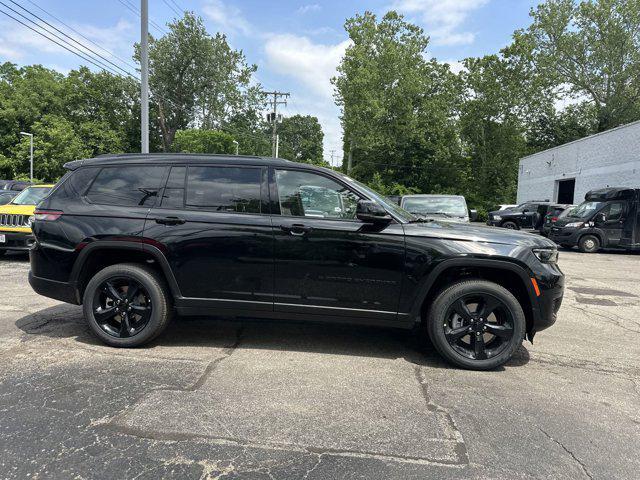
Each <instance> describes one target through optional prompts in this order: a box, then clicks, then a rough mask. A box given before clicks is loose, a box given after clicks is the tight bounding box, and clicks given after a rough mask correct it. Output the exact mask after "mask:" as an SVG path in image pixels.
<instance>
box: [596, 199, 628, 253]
mask: <svg viewBox="0 0 640 480" xmlns="http://www.w3.org/2000/svg"><path fill="white" fill-rule="evenodd" d="M600 214H604V221H600V224H599V225H598V226H599V227H600V228H601V229H602V230H603V231H604V233H605V235H606V237H607V238H606V244H607V246H611V247H615V246H616V245H618V244H619V243H620V239H621V237H622V228H623V226H624V221H625V218H626V215H625V202H611V203H609V204H608V205H607V206H606V207H604V208H603V209H602V210H601V211H600V213H599V214H598V216H596V218H598V217H599V216H600Z"/></svg>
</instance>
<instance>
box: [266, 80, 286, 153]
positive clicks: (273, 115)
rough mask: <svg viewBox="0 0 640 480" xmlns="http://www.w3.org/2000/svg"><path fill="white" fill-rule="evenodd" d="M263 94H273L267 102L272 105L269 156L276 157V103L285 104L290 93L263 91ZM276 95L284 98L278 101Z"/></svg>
mask: <svg viewBox="0 0 640 480" xmlns="http://www.w3.org/2000/svg"><path fill="white" fill-rule="evenodd" d="M263 93H264V94H265V95H273V100H270V101H269V103H270V104H271V106H272V107H273V112H272V113H271V118H270V120H271V123H272V129H271V156H272V157H274V158H276V157H277V156H278V105H286V104H287V98H289V96H290V95H291V94H290V93H287V92H263ZM278 97H282V98H283V99H284V100H280V101H278Z"/></svg>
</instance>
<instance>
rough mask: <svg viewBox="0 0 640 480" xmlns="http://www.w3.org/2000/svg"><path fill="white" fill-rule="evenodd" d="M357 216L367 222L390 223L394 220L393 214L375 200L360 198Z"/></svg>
mask: <svg viewBox="0 0 640 480" xmlns="http://www.w3.org/2000/svg"><path fill="white" fill-rule="evenodd" d="M356 217H357V218H358V220H360V221H361V222H365V223H389V222H391V220H392V218H391V215H389V214H388V213H387V211H386V210H385V209H384V208H382V207H381V206H380V205H379V204H377V203H376V202H374V201H373V200H358V205H357V206H356Z"/></svg>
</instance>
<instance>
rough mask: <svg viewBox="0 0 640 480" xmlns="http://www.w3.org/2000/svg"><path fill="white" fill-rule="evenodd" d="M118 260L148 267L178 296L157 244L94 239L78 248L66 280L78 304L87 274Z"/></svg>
mask: <svg viewBox="0 0 640 480" xmlns="http://www.w3.org/2000/svg"><path fill="white" fill-rule="evenodd" d="M118 263H139V264H144V265H147V266H150V267H151V268H153V269H154V270H156V271H157V272H158V273H159V274H160V275H161V276H162V277H163V278H164V280H165V281H166V283H167V285H168V286H169V289H170V292H171V295H172V296H173V297H174V298H176V297H180V296H181V294H180V288H179V286H178V283H177V281H176V278H175V276H174V275H173V271H172V270H171V267H170V265H169V261H168V260H167V258H166V257H165V255H164V254H163V253H162V251H161V250H160V249H159V248H158V247H156V246H154V245H146V244H143V243H140V242H129V241H111V240H110V241H94V242H91V243H89V244H88V245H86V246H85V247H84V248H83V249H82V250H81V251H80V254H79V255H78V258H77V260H76V262H75V264H74V266H73V270H72V271H71V277H70V280H71V283H72V284H73V285H75V290H76V295H77V300H78V303H82V296H83V294H84V289H85V287H86V285H87V283H88V282H89V280H90V279H91V277H92V276H93V275H94V274H95V273H96V272H98V271H100V270H102V269H103V268H106V267H108V266H110V265H115V264H118Z"/></svg>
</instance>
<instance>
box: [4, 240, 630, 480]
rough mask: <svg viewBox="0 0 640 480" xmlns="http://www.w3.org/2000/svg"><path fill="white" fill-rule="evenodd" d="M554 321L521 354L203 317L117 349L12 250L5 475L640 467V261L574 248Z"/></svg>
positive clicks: (604, 474) (565, 474) (357, 331)
mask: <svg viewBox="0 0 640 480" xmlns="http://www.w3.org/2000/svg"><path fill="white" fill-rule="evenodd" d="M560 264H561V268H562V269H563V270H564V272H565V273H566V274H567V277H568V278H567V284H568V289H567V292H566V296H565V302H564V305H563V307H562V309H561V312H560V318H559V321H558V323H557V324H556V325H555V327H554V328H552V329H550V330H548V331H545V332H542V333H540V334H539V335H538V336H537V337H536V339H535V340H536V341H535V344H534V345H531V344H529V343H526V344H525V345H524V347H523V348H522V349H521V350H520V351H519V352H518V354H517V356H516V358H514V359H513V360H512V362H511V363H510V364H508V365H507V366H506V367H505V368H503V369H501V370H498V371H494V372H485V373H482V372H470V371H463V370H457V369H453V368H450V367H448V366H447V365H446V364H445V363H443V362H442V361H441V360H440V359H439V358H438V356H437V355H436V354H435V353H434V352H433V351H432V349H431V348H430V347H429V346H428V345H425V344H424V342H421V341H420V337H419V336H418V335H417V334H416V333H415V332H399V331H393V330H382V329H374V328H365V327H344V326H316V325H301V324H291V323H278V322H265V321H261V322H257V321H255V322H252V321H242V322H233V321H229V320H224V319H191V320H178V321H176V322H174V323H173V324H172V325H171V326H170V328H169V330H168V332H167V333H166V334H165V335H164V336H162V337H161V338H160V339H158V340H157V341H155V342H154V344H153V345H151V346H150V347H148V348H141V349H135V350H118V349H112V348H108V347H105V346H103V345H101V344H99V343H98V342H97V341H96V340H95V339H94V338H93V336H92V335H91V334H90V332H89V330H88V328H87V327H86V326H85V324H84V321H83V318H82V314H81V310H80V308H79V307H75V306H69V305H64V304H60V303H57V302H55V301H53V300H49V299H46V298H43V297H39V296H37V295H36V294H35V293H33V292H32V290H31V289H30V287H29V285H28V283H27V272H28V268H29V266H28V260H27V258H26V257H24V256H15V255H9V256H6V257H5V258H4V259H1V260H0V295H1V298H0V446H1V448H0V477H2V478H26V477H34V478H76V477H77V478H160V477H165V478H251V479H253V478H255V479H259V478H270V479H297V478H307V479H334V478H335V479H337V478H349V479H356V478H358V479H378V478H379V479H391V478H397V479H412V478H416V479H418V478H419V479H424V478H442V479H449V478H491V479H528V478H545V479H547V478H577V479H580V478H585V479H610V478H617V479H622V478H629V479H631V478H638V472H639V471H640V455H639V453H640V446H639V445H638V440H639V439H640V408H639V405H640V341H639V340H640V289H639V288H638V285H640V255H637V254H636V255H632V254H624V253H600V254H594V255H584V254H580V253H577V252H562V253H561V260H560Z"/></svg>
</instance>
